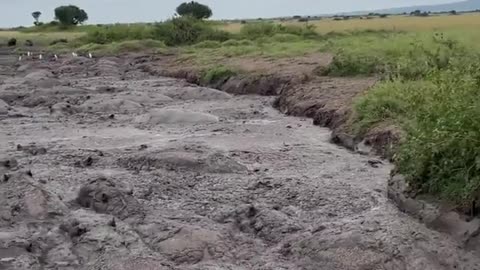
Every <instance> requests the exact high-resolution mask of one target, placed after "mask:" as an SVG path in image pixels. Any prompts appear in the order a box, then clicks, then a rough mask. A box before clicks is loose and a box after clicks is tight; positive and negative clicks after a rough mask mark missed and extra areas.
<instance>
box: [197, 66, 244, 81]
mask: <svg viewBox="0 0 480 270" xmlns="http://www.w3.org/2000/svg"><path fill="white" fill-rule="evenodd" d="M236 74H238V72H237V71H235V70H233V69H231V68H229V67H225V66H221V65H220V66H214V67H211V68H209V69H207V70H205V71H204V72H203V76H202V78H201V81H202V82H203V83H206V84H215V83H218V82H219V81H225V80H227V79H228V78H230V77H232V76H234V75H236Z"/></svg>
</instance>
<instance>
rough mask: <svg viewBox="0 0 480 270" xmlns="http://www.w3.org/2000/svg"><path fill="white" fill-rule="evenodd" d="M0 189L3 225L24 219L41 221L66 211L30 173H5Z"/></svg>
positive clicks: (20, 171)
mask: <svg viewBox="0 0 480 270" xmlns="http://www.w3.org/2000/svg"><path fill="white" fill-rule="evenodd" d="M0 187H1V188H0V203H1V205H2V210H1V211H0V215H1V218H0V223H3V224H4V225H5V223H13V222H17V221H22V220H24V219H25V218H30V219H39V220H43V219H47V218H49V217H51V216H55V215H62V214H63V213H65V212H66V211H67V210H66V206H65V205H64V204H63V202H61V201H60V200H59V199H58V197H57V196H55V195H54V194H51V193H50V192H48V191H47V190H46V189H44V188H43V187H42V186H41V185H39V184H38V182H37V181H36V180H35V179H34V178H33V177H32V173H31V171H24V170H18V171H10V172H7V173H5V174H4V175H3V179H2V181H0Z"/></svg>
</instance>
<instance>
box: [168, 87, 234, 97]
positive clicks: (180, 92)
mask: <svg viewBox="0 0 480 270" xmlns="http://www.w3.org/2000/svg"><path fill="white" fill-rule="evenodd" d="M165 95H166V96H168V97H171V98H173V99H180V100H191V99H194V100H224V99H230V98H231V97H232V96H231V95H229V94H227V93H225V92H222V91H219V90H215V89H211V88H205V87H193V86H192V87H181V88H178V89H171V90H170V91H168V92H166V93H165Z"/></svg>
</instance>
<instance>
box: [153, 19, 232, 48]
mask: <svg viewBox="0 0 480 270" xmlns="http://www.w3.org/2000/svg"><path fill="white" fill-rule="evenodd" d="M154 35H155V38H156V39H159V40H162V41H164V42H165V44H167V45H168V46H176V45H188V44H194V43H197V42H199V41H203V40H215V41H221V42H222V41H226V40H228V39H229V38H230V37H231V35H230V34H229V33H227V32H225V31H220V30H216V29H213V28H212V27H211V26H210V25H208V24H207V23H205V22H203V21H201V20H197V19H195V18H192V17H180V18H173V19H171V20H169V21H166V22H164V23H160V24H157V26H156V28H155V33H154Z"/></svg>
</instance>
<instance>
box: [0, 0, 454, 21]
mask: <svg viewBox="0 0 480 270" xmlns="http://www.w3.org/2000/svg"><path fill="white" fill-rule="evenodd" d="M181 2H183V1H182V0H0V14H1V15H0V27H11V26H19V25H31V24H32V22H33V18H32V17H31V13H32V12H33V11H37V10H38V11H41V12H42V13H43V15H42V17H41V20H42V21H51V20H52V19H53V10H54V9H55V7H57V6H60V5H67V4H74V5H77V6H79V7H81V8H83V9H85V11H87V13H88V15H89V17H90V20H89V23H115V22H153V21H161V20H164V19H167V18H169V17H170V16H172V15H173V13H174V10H175V7H176V6H178V5H179V4H180V3H181ZM199 2H201V3H204V4H208V5H209V6H210V7H211V8H212V10H213V13H214V18H215V19H231V18H259V17H263V18H265V17H277V16H289V15H297V14H298V15H316V14H325V13H336V12H347V11H362V10H370V9H383V8H390V7H403V6H411V5H423V4H439V3H448V2H455V0H394V1H388V0H387V1H385V0H200V1H199Z"/></svg>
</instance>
